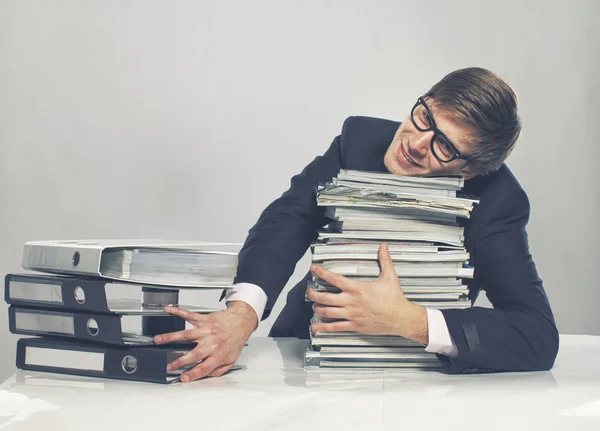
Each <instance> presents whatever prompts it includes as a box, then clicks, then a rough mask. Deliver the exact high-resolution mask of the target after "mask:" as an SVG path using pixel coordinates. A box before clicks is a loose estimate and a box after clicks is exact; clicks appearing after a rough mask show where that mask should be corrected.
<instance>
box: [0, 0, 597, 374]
mask: <svg viewBox="0 0 600 431" xmlns="http://www.w3.org/2000/svg"><path fill="white" fill-rule="evenodd" d="M447 3H448V4H446V3H445V2H442V1H428V2H423V1H403V2H399V1H371V2H367V1H362V2H358V1H343V2H342V1H340V2H333V1H302V2H300V1H297V2H296V1H294V2H292V1H276V0H273V1H252V2H243V1H239V2H225V1H196V0H190V1H156V0H154V1H151V0H137V1H117V0H103V1H101V2H81V1H46V0H37V1H31V0H10V1H7V0H4V1H2V2H0V201H1V202H2V212H1V213H0V238H1V240H2V241H1V242H0V273H2V274H4V273H6V272H9V271H18V270H19V269H20V258H21V251H22V246H23V244H24V242H25V241H27V240H33V239H39V240H41V239H73V238H123V237H130V238H167V239H189V240H219V241H236V242H242V241H243V240H244V238H245V235H246V232H247V230H248V229H249V228H250V227H251V226H252V225H253V223H254V222H255V221H256V219H257V217H258V215H259V213H260V211H261V210H262V209H263V208H264V207H265V206H266V205H267V204H268V203H269V202H271V201H272V200H273V199H274V198H276V197H277V196H279V195H280V194H281V193H282V192H283V191H284V190H285V189H286V188H287V186H288V184H289V178H290V177H291V176H292V175H293V174H295V173H297V172H299V171H300V170H301V169H302V168H303V167H304V166H305V165H306V164H307V163H309V162H310V161H311V160H312V159H313V158H314V157H315V156H316V155H318V154H321V153H323V152H324V151H325V150H326V149H327V147H328V146H329V143H330V142H331V140H332V139H333V137H335V136H336V135H337V134H338V133H339V131H340V127H341V124H342V122H343V120H344V119H345V118H346V117H347V116H350V115H369V116H379V117H386V118H392V119H397V120H403V119H404V118H405V117H406V115H407V114H408V112H409V110H410V108H411V107H412V105H413V103H414V101H415V100H416V98H417V97H418V96H419V95H421V94H422V93H423V92H424V91H425V90H427V89H428V88H429V87H430V86H431V85H432V84H433V83H434V82H436V81H437V80H439V79H440V78H442V77H443V76H444V75H445V74H446V73H448V72H450V71H452V70H454V69H457V68H462V67H467V66H474V65H476V66H482V67H486V68H489V69H491V70H494V71H496V72H498V73H499V74H501V75H502V76H503V77H504V78H506V79H507V80H508V82H509V83H510V84H512V85H513V87H514V88H515V90H516V91H517V93H518V95H519V97H520V102H521V110H522V118H523V122H524V131H523V136H522V140H521V143H520V145H519V147H518V148H517V150H516V151H515V153H514V154H513V155H512V156H511V157H510V159H509V166H510V167H511V168H512V169H513V171H514V172H515V173H516V175H517V176H518V178H519V179H520V181H521V182H522V184H523V186H524V187H525V189H526V190H527V192H528V194H529V197H530V199H531V203H532V214H531V222H530V225H529V235H530V244H531V249H532V253H533V256H534V258H535V261H536V263H537V265H538V269H539V271H540V274H541V276H542V278H543V279H544V282H545V286H546V289H547V292H548V295H549V297H550V300H551V302H552V304H553V307H554V311H555V314H556V318H557V321H558V325H559V328H560V330H561V332H563V333H578V334H581V333H585V334H600V318H599V317H598V312H597V309H598V306H599V304H600V293H599V291H598V289H597V280H598V279H599V276H600V273H599V266H600V265H598V263H599V261H600V259H599V257H600V253H599V251H598V250H599V249H598V246H597V241H598V239H599V229H598V220H600V217H599V215H600V214H599V204H598V196H599V190H598V189H599V186H600V178H599V175H600V171H599V169H598V157H599V156H600V150H599V143H600V142H599V137H600V122H599V121H598V117H599V114H600V109H599V96H600V93H599V91H600V84H599V83H598V77H599V76H600V62H599V58H598V56H599V54H598V53H599V52H600V48H599V46H600V44H599V39H600V30H599V29H598V26H597V25H596V19H597V17H598V16H600V7H599V4H600V3H599V2H597V1H595V0H588V1H570V2H557V3H554V2H553V3H552V4H551V5H550V4H549V3H548V2H546V1H541V0H538V1H515V0H505V1H502V2H493V3H491V2H481V1H467V0H460V1H454V2H447ZM307 267H308V259H307V256H305V258H304V259H303V260H302V261H301V262H300V264H299V265H298V266H297V271H296V273H295V275H294V277H293V278H292V279H291V281H290V283H288V286H287V287H288V288H289V287H290V285H291V284H292V282H293V281H296V280H298V279H299V277H300V276H301V275H302V274H303V273H304V272H305V271H306V269H307ZM217 295H218V294H217V293H210V294H204V295H200V294H196V295H191V296H190V295H189V294H188V295H187V296H186V295H182V296H184V298H182V299H184V300H185V299H186V298H187V302H191V301H196V302H201V301H203V302H205V303H206V304H207V305H215V304H216V298H217ZM282 300H283V296H282V297H281V299H280V301H279V302H278V304H277V309H276V310H275V311H274V313H273V317H275V315H277V312H278V310H279V309H280V308H281V306H282ZM483 303H484V304H485V301H484V302H483ZM6 308H7V307H6V305H5V304H4V305H1V306H0V314H2V315H4V316H6V314H5V313H6ZM272 321H273V318H271V319H269V320H267V321H265V322H263V323H262V325H261V326H260V328H259V329H258V331H257V332H256V335H266V333H267V332H268V329H269V327H270V325H271V324H272ZM16 340H17V337H16V336H12V335H10V334H9V333H8V327H7V318H6V317H4V318H2V319H0V346H1V347H0V380H3V379H4V378H6V377H8V376H9V375H10V374H11V373H12V372H13V371H14V361H15V343H16Z"/></svg>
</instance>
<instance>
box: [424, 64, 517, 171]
mask: <svg viewBox="0 0 600 431" xmlns="http://www.w3.org/2000/svg"><path fill="white" fill-rule="evenodd" d="M424 97H431V98H432V99H433V101H434V104H436V105H438V106H440V107H442V108H443V109H447V110H448V111H450V112H451V113H452V114H454V115H455V116H456V117H457V118H458V120H459V121H461V122H463V123H465V124H466V125H467V126H469V127H471V128H472V129H473V130H474V133H475V135H474V136H473V140H472V141H473V143H474V144H475V145H474V150H473V151H472V155H471V158H470V159H469V165H470V166H471V168H473V170H474V171H475V172H476V173H477V174H478V175H486V174H489V173H491V172H494V171H496V170H498V169H499V168H500V166H502V163H504V161H505V160H506V158H507V157H508V155H509V154H510V152H511V151H512V150H513V148H514V147H515V144H516V143H517V140H518V139H519V135H520V133H521V118H520V117H519V114H518V112H517V96H516V94H515V92H514V91H513V89H512V88H511V87H510V86H509V85H508V84H507V83H506V81H504V79H502V78H501V77H500V76H499V75H497V74H495V73H493V72H490V71H489V70H486V69H482V68H479V67H470V68H466V69H459V70H456V71H454V72H452V73H449V74H448V75H446V76H445V77H444V78H442V80H441V81H440V82H438V83H437V84H435V85H434V86H433V87H431V89H430V90H429V91H428V92H427V93H426V94H425V96H424Z"/></svg>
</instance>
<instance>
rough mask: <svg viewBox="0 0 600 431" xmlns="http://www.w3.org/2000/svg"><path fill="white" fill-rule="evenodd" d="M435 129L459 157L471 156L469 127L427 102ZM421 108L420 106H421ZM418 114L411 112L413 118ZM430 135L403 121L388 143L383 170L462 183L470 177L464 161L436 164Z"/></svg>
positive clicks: (408, 119)
mask: <svg viewBox="0 0 600 431" xmlns="http://www.w3.org/2000/svg"><path fill="white" fill-rule="evenodd" d="M427 105H428V106H429V108H430V110H431V113H432V114H433V117H434V119H435V123H436V125H437V127H438V128H439V129H440V130H441V131H442V132H443V133H444V134H445V135H446V136H447V137H448V138H449V139H450V141H451V142H452V143H453V144H454V146H455V147H456V149H457V150H458V151H459V152H460V153H461V154H465V155H468V154H471V152H472V148H471V147H472V144H470V143H469V142H470V138H471V136H472V135H473V132H472V130H471V128H470V127H468V126H466V125H465V124H464V123H461V122H460V121H458V120H457V119H456V117H455V116H453V115H452V114H451V113H450V112H448V111H446V110H444V109H443V108H441V107H437V106H436V105H435V102H434V101H433V100H432V99H428V100H427ZM421 108H422V106H421ZM419 114H420V111H419V110H416V111H415V118H416V117H417V115H419ZM433 133H434V132H433V131H428V132H421V131H419V130H418V129H417V128H416V127H415V125H414V123H413V122H412V121H411V116H410V114H409V116H408V117H407V118H406V120H404V121H403V122H402V124H401V125H400V127H399V128H398V130H397V131H396V134H395V136H394V139H393V140H392V143H391V144H390V146H389V147H388V149H387V151H386V153H385V157H384V163H385V167H386V168H387V170H388V171H389V172H390V173H392V174H398V175H412V176H417V175H419V176H423V175H464V176H465V179H469V178H471V177H473V176H474V175H473V172H472V170H471V169H470V168H469V166H468V164H467V162H466V161H465V160H460V159H456V160H452V161H451V162H448V163H442V162H440V161H439V160H438V159H437V158H436V157H435V156H434V155H433V153H432V151H431V138H432V137H433Z"/></svg>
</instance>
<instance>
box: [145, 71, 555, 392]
mask: <svg viewBox="0 0 600 431" xmlns="http://www.w3.org/2000/svg"><path fill="white" fill-rule="evenodd" d="M520 131H521V121H520V118H519V116H518V113H517V100H516V96H515V94H514V92H513V90H512V89H511V88H510V86H509V85H508V84H506V82H505V81H504V80H502V78H500V77H499V76H498V75H496V74H494V73H492V72H490V71H487V70H485V69H480V68H468V69H462V70H457V71H455V72H453V73H450V74H449V75H447V76H446V77H444V78H443V79H442V80H441V81H440V82H439V83H437V84H436V85H434V86H433V87H432V88H431V90H429V91H428V92H427V93H426V94H425V95H424V96H423V97H421V98H419V99H418V101H417V103H416V104H415V105H414V107H413V108H412V110H411V112H410V114H409V116H408V118H407V119H406V120H405V121H404V122H403V123H401V124H399V123H395V122H392V121H388V120H381V119H375V118H365V117H351V118H349V119H347V120H346V121H345V123H344V126H343V128H342V133H341V135H340V136H338V137H336V138H335V140H334V141H333V143H332V145H331V147H330V148H329V150H328V151H327V152H326V153H325V154H324V155H323V156H321V157H317V158H316V159H315V160H314V161H313V162H312V163H310V164H309V165H308V166H307V167H306V168H305V169H304V170H303V171H302V173H300V174H299V175H297V176H295V177H294V178H292V182H291V187H290V189H289V190H288V191H287V192H285V193H284V194H283V195H282V196H281V197H280V198H279V199H277V200H276V201H274V202H273V203H272V204H271V205H269V206H268V207H267V208H266V209H265V210H264V212H263V213H262V215H261V216H260V218H259V220H258V222H257V223H256V225H255V226H254V227H253V228H252V229H251V230H250V231H249V235H248V238H247V240H246V243H245V244H244V247H243V249H242V250H241V252H240V254H239V265H238V273H237V277H236V282H237V283H239V284H238V285H237V287H236V289H234V290H233V291H232V293H231V294H229V295H228V297H227V310H225V311H221V312H218V313H214V314H212V315H209V316H200V315H197V314H194V313H191V312H189V311H186V310H181V309H178V308H169V309H168V311H169V312H171V313H172V314H174V315H177V316H180V317H182V318H184V319H186V320H188V321H189V322H191V323H192V324H193V325H194V327H195V329H191V330H186V331H180V332H176V333H172V334H165V335H162V336H157V337H156V342H157V343H165V342H173V341H184V340H185V341H191V340H193V341H196V342H197V343H198V345H197V347H196V348H195V349H194V350H193V351H192V352H191V353H188V354H187V355H185V356H182V357H181V358H179V359H177V360H175V361H173V363H172V364H171V366H172V367H173V368H179V367H181V366H184V365H187V364H190V363H193V362H194V361H199V360H203V362H202V363H201V364H199V365H198V366H196V367H195V368H194V369H192V370H190V371H188V372H186V373H184V374H183V376H182V381H184V382H185V381H191V380H195V379H197V378H201V377H204V376H207V375H210V376H218V375H221V374H223V373H224V372H226V371H227V370H228V369H229V368H230V367H231V365H232V364H233V363H234V362H235V360H236V359H237V358H238V356H239V354H240V352H241V349H242V347H243V345H244V343H245V342H246V340H247V339H248V337H249V336H250V334H251V333H252V332H253V331H254V329H255V328H256V326H257V324H258V320H259V317H260V318H261V319H265V318H266V317H267V316H268V315H269V313H270V312H271V310H272V308H273V305H274V304H275V301H276V299H277V297H278V295H279V293H280V292H281V290H282V289H283V287H284V286H285V284H286V282H287V280H288V278H289V277H290V276H291V274H292V273H293V270H294V267H295V265H296V263H297V261H298V260H299V259H300V258H301V257H302V256H303V254H304V253H305V251H306V250H307V248H308V247H309V245H310V243H311V242H312V241H314V240H315V239H316V237H317V229H318V228H320V227H322V226H324V225H325V224H326V223H328V219H327V218H326V217H325V215H324V211H323V208H321V207H317V206H316V186H317V184H319V183H323V182H327V181H330V180H331V179H332V178H333V177H335V176H336V175H337V173H338V172H339V170H340V169H354V170H364V171H380V172H390V173H393V174H401V175H457V174H460V175H464V177H465V180H466V182H465V188H464V192H465V193H467V194H472V195H475V196H478V197H479V199H480V204H479V205H477V206H476V207H475V209H474V210H473V212H472V214H471V218H470V219H469V220H468V221H466V222H465V246H466V248H467V250H468V251H469V252H470V254H471V264H472V265H473V266H474V268H475V275H474V279H473V280H471V281H470V283H469V289H470V293H469V296H470V299H471V300H473V301H474V300H475V299H476V298H477V295H478V293H479V291H480V290H482V289H485V290H486V292H487V296H488V298H489V300H490V302H491V303H492V304H493V306H494V309H485V308H480V307H472V308H469V309H465V310H443V311H439V310H429V309H425V308H423V307H421V306H418V305H415V304H413V303H411V302H410V301H408V300H407V299H406V298H405V297H404V294H403V293H402V289H401V286H400V285H399V282H398V277H397V276H396V274H395V272H394V269H393V266H392V263H391V259H390V256H389V252H388V250H387V246H386V245H385V244H383V245H382V246H381V247H380V251H379V260H380V266H381V276H380V277H379V278H378V279H377V280H376V281H374V282H370V283H361V282H355V281H351V280H349V279H347V278H345V277H342V276H339V275H336V274H333V273H330V272H329V271H326V270H324V269H323V268H319V267H315V266H313V267H311V271H312V273H314V274H315V275H316V276H318V277H320V278H322V279H324V280H326V281H328V282H329V283H331V284H333V285H335V286H337V287H339V288H340V289H341V290H342V292H341V293H340V294H332V293H322V292H315V291H313V290H310V291H309V292H308V297H309V298H310V299H311V300H312V301H314V304H311V303H309V302H306V301H305V297H304V296H305V291H306V280H307V279H308V277H310V276H311V274H310V273H309V274H308V275H307V278H305V279H304V280H303V281H301V282H300V283H299V284H298V285H296V287H294V288H293V289H292V290H291V291H290V292H289V294H288V296H287V302H286V306H285V307H284V309H283V311H282V312H281V314H280V315H279V317H278V318H277V320H276V322H275V324H274V325H273V328H272V330H271V333H270V335H271V336H295V337H299V338H307V337H308V335H309V334H308V331H309V320H310V317H311V315H312V313H313V312H314V313H317V314H318V315H321V316H324V317H337V318H343V319H346V321H343V322H335V323H318V324H315V325H313V327H312V328H311V329H312V330H313V331H319V332H320V331H357V332H363V333H369V334H392V335H400V336H403V337H406V338H410V339H412V340H416V341H419V342H421V343H423V344H424V345H426V346H427V351H430V352H435V353H437V354H438V356H439V358H440V360H441V361H442V363H443V365H444V367H445V369H446V371H447V372H449V373H473V372H495V371H519V370H523V371H526V370H546V369H549V368H551V367H552V365H553V363H554V359H555V357H556V354H557V351H558V331H557V329H556V325H555V323H554V317H553V315H552V311H551V309H550V305H549V303H548V300H547V297H546V294H545V292H544V289H543V286H542V281H541V280H540V278H539V277H538V274H537V271H536V268H535V265H534V263H533V260H532V258H531V255H530V254H529V249H528V244H527V233H526V230H525V226H526V224H527V222H528V219H529V201H528V199H527V196H526V194H525V192H524V191H523V189H522V188H521V186H520V185H519V183H518V182H517V180H516V179H515V177H514V176H513V175H512V173H511V172H510V170H509V169H508V168H507V167H506V165H504V160H505V159H506V157H507V156H508V155H509V153H510V152H511V151H512V149H513V147H514V145H515V144H516V142H517V140H518V137H519V134H520Z"/></svg>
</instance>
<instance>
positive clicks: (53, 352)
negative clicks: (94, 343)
mask: <svg viewBox="0 0 600 431" xmlns="http://www.w3.org/2000/svg"><path fill="white" fill-rule="evenodd" d="M25 364H26V365H29V366H39V367H47V368H60V369H70V370H88V371H101V372H102V371H104V353H101V352H85V351H77V350H64V349H46V348H43V347H32V346H27V347H26V348H25Z"/></svg>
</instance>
